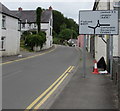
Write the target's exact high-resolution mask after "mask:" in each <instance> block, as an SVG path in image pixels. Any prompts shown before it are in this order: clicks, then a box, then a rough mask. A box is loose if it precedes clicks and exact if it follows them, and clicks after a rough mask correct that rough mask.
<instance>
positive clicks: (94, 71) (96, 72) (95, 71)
mask: <svg viewBox="0 0 120 111" xmlns="http://www.w3.org/2000/svg"><path fill="white" fill-rule="evenodd" d="M92 73H93V74H99V72H98V68H97V61H96V60H95V61H94V69H93V72H92Z"/></svg>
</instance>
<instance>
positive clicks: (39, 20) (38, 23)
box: [36, 7, 42, 33]
mask: <svg viewBox="0 0 120 111" xmlns="http://www.w3.org/2000/svg"><path fill="white" fill-rule="evenodd" d="M41 13H42V9H41V8H40V7H38V8H37V9H36V22H37V26H38V33H39V32H40V30H41V25H40V23H41Z"/></svg>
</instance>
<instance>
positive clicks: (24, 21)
mask: <svg viewBox="0 0 120 111" xmlns="http://www.w3.org/2000/svg"><path fill="white" fill-rule="evenodd" d="M12 12H14V13H15V14H16V15H17V16H18V17H19V18H20V19H21V31H22V32H24V31H37V24H36V10H23V9H22V8H21V7H20V8H18V10H17V11H12ZM52 29H53V15H52V7H51V6H50V7H49V9H47V10H43V12H42V15H41V30H42V31H45V32H46V43H45V45H44V49H47V48H50V47H52V43H53V37H52Z"/></svg>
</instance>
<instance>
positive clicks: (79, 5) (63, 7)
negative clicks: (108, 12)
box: [1, 0, 95, 23]
mask: <svg viewBox="0 0 120 111" xmlns="http://www.w3.org/2000/svg"><path fill="white" fill-rule="evenodd" d="M94 1H95V0H1V3H3V4H4V5H5V6H6V7H7V8H8V9H10V10H17V9H18V7H22V8H23V10H35V9H36V8H37V7H41V8H44V9H48V8H49V6H52V8H53V10H58V11H60V12H61V13H63V15H64V16H65V17H68V18H72V19H74V20H75V21H76V22H77V23H78V18H79V17H78V16H79V10H92V9H93V5H94Z"/></svg>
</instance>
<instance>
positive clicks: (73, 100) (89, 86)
mask: <svg viewBox="0 0 120 111" xmlns="http://www.w3.org/2000/svg"><path fill="white" fill-rule="evenodd" d="M86 63H87V64H86V65H87V67H86V75H85V76H86V77H85V78H84V76H83V68H82V62H80V64H79V68H78V70H77V71H76V73H75V74H74V75H73V77H72V78H71V80H70V81H69V83H68V84H67V85H66V87H65V88H64V89H63V91H62V92H61V93H60V95H59V96H58V98H57V99H56V100H55V102H54V103H53V104H52V106H51V107H50V109H91V110H90V111H114V110H117V107H118V106H117V91H116V86H115V85H114V84H113V82H112V80H111V79H110V76H109V74H105V75H103V74H102V75H100V74H92V70H93V65H94V64H93V58H92V57H91V55H90V54H89V53H87V60H86ZM93 109H94V110H93ZM95 109H96V110H95ZM98 109H99V110H98ZM80 111H81V110H80ZM82 111H84V110H82ZM85 111H86V110H85Z"/></svg>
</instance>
